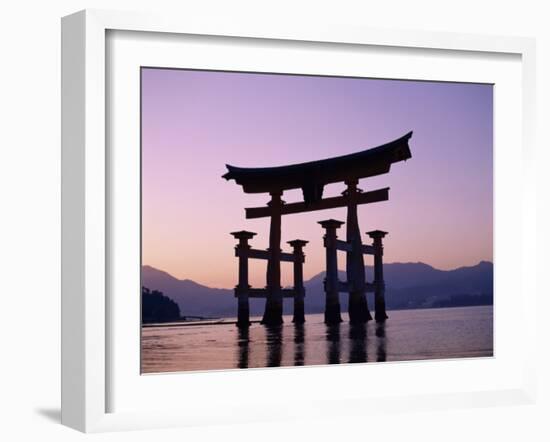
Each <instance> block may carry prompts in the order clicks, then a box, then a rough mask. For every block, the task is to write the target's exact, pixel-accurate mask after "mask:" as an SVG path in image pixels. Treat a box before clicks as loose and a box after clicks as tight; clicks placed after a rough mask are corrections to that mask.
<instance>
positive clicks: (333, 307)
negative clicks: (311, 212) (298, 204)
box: [319, 219, 344, 325]
mask: <svg viewBox="0 0 550 442" xmlns="http://www.w3.org/2000/svg"><path fill="white" fill-rule="evenodd" d="M319 224H321V226H322V227H323V228H324V229H325V236H324V245H325V251H326V266H327V267H326V278H325V294H326V303H325V324H329V325H332V324H339V323H340V322H342V316H341V313H340V298H339V293H338V261H337V249H336V229H338V228H339V227H340V226H342V224H344V223H343V222H342V221H336V220H333V219H329V220H326V221H320V222H319Z"/></svg>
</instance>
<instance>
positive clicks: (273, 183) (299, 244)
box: [223, 132, 412, 325]
mask: <svg viewBox="0 0 550 442" xmlns="http://www.w3.org/2000/svg"><path fill="white" fill-rule="evenodd" d="M411 136H412V132H409V133H408V134H406V135H404V136H403V137H401V138H399V139H397V140H394V141H392V142H390V143H387V144H384V145H382V146H378V147H375V148H372V149H367V150H363V151H361V152H357V153H353V154H350V155H344V156H340V157H335V158H328V159H324V160H319V161H312V162H308V163H301V164H292V165H288V166H280V167H264V168H242V167H235V166H231V165H227V170H228V172H227V173H226V174H225V175H223V178H225V179H226V180H231V179H233V180H235V182H236V183H237V184H239V185H241V186H242V188H243V191H244V192H245V193H268V194H269V195H270V196H271V200H270V201H269V202H268V203H267V205H266V206H263V207H252V208H247V209H245V212H246V218H248V219H252V218H263V217H269V218H270V220H271V224H270V231H269V248H268V249H267V250H254V249H251V248H250V247H249V246H248V240H249V239H251V238H252V236H253V235H254V234H253V233H251V232H246V231H243V232H235V233H233V235H234V236H235V238H237V239H239V244H238V245H237V248H236V253H237V256H238V257H239V284H238V285H237V287H236V288H235V295H236V296H237V297H238V298H239V312H241V304H242V305H243V307H242V312H243V320H242V321H241V320H240V319H239V324H241V325H247V320H246V319H245V317H247V316H248V313H245V312H247V307H246V308H245V307H244V304H248V297H251V295H252V294H254V293H256V294H257V295H258V296H262V297H264V296H265V298H266V306H265V311H264V316H263V319H262V323H264V324H267V325H278V324H281V323H282V300H283V297H284V296H285V295H288V296H290V297H295V296H297V297H300V298H301V301H300V300H296V297H295V312H294V314H295V320H296V307H298V309H300V308H301V309H303V296H304V290H303V281H301V279H302V278H303V277H302V276H301V275H302V273H301V272H302V270H301V269H302V265H303V259H304V258H303V252H302V248H303V246H304V245H305V242H304V241H300V240H296V241H291V242H290V244H291V245H292V246H293V247H294V253H292V254H291V253H283V252H282V251H281V218H282V215H288V214H294V213H303V212H311V211H317V210H324V209H332V208H336V207H346V208H347V220H346V241H345V242H343V241H339V240H338V239H337V238H336V229H337V228H338V227H340V226H341V225H342V224H343V223H342V222H339V221H334V220H332V221H333V222H328V221H327V222H323V223H325V224H323V227H324V228H325V229H326V233H325V246H327V244H328V245H329V246H328V247H327V283H326V284H325V286H326V290H327V312H328V314H327V315H326V321H327V323H335V322H340V321H341V318H340V307H339V301H338V302H337V304H338V308H336V303H335V301H336V300H337V298H338V293H339V292H340V291H344V290H340V289H341V288H342V286H343V283H340V282H338V280H337V267H335V266H336V258H335V256H333V254H335V251H336V250H345V251H346V256H347V259H346V273H347V281H346V283H345V288H346V290H345V291H346V292H348V293H349V316H350V321H351V322H354V323H364V322H366V321H368V320H369V319H372V318H371V315H370V312H369V309H368V305H367V299H366V296H365V293H366V291H367V289H368V288H369V285H368V284H367V283H366V281H365V267H364V261H363V254H364V253H369V254H374V251H375V248H376V247H379V248H380V250H381V247H382V246H381V240H382V237H383V236H382V237H379V238H378V239H375V240H374V243H373V245H371V246H363V244H362V241H361V234H360V231H359V222H358V219H357V206H358V205H360V204H368V203H374V202H378V201H386V200H388V199H389V188H382V189H377V190H374V191H369V192H363V191H361V190H360V189H359V188H358V187H357V185H358V182H359V180H360V179H361V178H368V177H372V176H376V175H381V174H385V173H388V172H389V171H390V168H391V165H392V164H393V163H396V162H400V161H404V160H407V159H409V158H411V152H410V149H409V145H408V141H409V139H410V138H411ZM337 182H344V183H345V184H346V186H347V188H346V190H345V191H344V192H343V193H342V195H341V196H338V197H329V198H323V190H324V186H325V185H327V184H331V183H337ZM290 189H302V194H303V201H301V202H294V203H289V204H285V202H284V201H283V200H282V195H283V192H284V191H285V190H290ZM329 221H331V220H329ZM337 223H340V224H339V225H337ZM373 238H374V237H373ZM377 241H379V243H378V242H377ZM376 244H380V245H376ZM334 246H335V247H334ZM366 251H367V252H366ZM329 252H330V253H331V256H330V259H329ZM243 256H246V259H248V258H256V259H266V260H267V275H266V280H267V284H266V288H265V289H252V288H251V287H250V286H249V285H248V266H247V264H246V263H245V261H244V260H243V259H244V258H243ZM380 256H381V255H380ZM299 260H301V263H300V265H299V266H298V267H299V268H298V267H297V263H298V261H299ZM281 261H291V262H294V264H295V267H294V269H295V273H294V275H295V280H294V289H293V290H291V291H290V292H291V293H290V292H289V291H288V290H286V291H285V290H283V289H282V288H281ZM375 262H378V261H376V260H375ZM381 262H382V261H381V258H380V265H381ZM329 265H330V266H331V269H333V268H335V269H336V281H334V280H333V279H334V275H333V274H331V276H330V278H331V279H330V281H329V273H330V272H332V271H333V270H330V272H329ZM375 265H376V264H375ZM243 266H244V267H243ZM245 268H246V269H245ZM244 274H246V280H245V279H243V278H242V277H243V275H244ZM297 275H299V276H297ZM378 276H379V277H380V278H383V273H382V271H381V270H380V271H379V274H378ZM377 281H378V282H377V283H378V285H379V286H380V287H381V289H380V290H378V291H376V292H375V293H378V295H377V298H376V299H379V302H378V303H376V302H375V305H383V303H382V301H380V300H381V299H383V296H384V290H383V279H378V280H377ZM371 287H374V285H373V286H371ZM245 292H246V293H247V294H246V295H245ZM329 302H330V306H329ZM301 316H303V314H302V315H301ZM375 316H376V318H377V319H379V320H382V319H381V318H382V316H385V312H384V314H383V315H382V314H381V313H380V315H377V314H376V313H375ZM240 317H241V316H239V318H240ZM384 319H385V318H384Z"/></svg>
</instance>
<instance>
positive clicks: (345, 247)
mask: <svg viewBox="0 0 550 442" xmlns="http://www.w3.org/2000/svg"><path fill="white" fill-rule="evenodd" d="M351 248H352V246H351V244H350V243H348V242H346V241H341V240H339V239H337V240H336V249H337V250H342V251H344V252H351ZM361 250H362V252H363V254H364V255H375V252H374V247H373V246H369V245H363V246H361Z"/></svg>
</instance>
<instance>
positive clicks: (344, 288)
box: [338, 281, 375, 293]
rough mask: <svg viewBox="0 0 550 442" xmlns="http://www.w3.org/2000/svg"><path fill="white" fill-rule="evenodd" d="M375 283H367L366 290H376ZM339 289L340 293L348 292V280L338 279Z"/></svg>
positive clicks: (370, 291) (368, 291)
mask: <svg viewBox="0 0 550 442" xmlns="http://www.w3.org/2000/svg"><path fill="white" fill-rule="evenodd" d="M374 289H375V284H372V283H370V282H366V283H365V291H366V292H367V293H372V292H374ZM338 291H339V292H340V293H348V292H349V284H348V283H347V282H346V281H338Z"/></svg>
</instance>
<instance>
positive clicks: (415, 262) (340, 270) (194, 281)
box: [140, 259, 494, 290]
mask: <svg viewBox="0 0 550 442" xmlns="http://www.w3.org/2000/svg"><path fill="white" fill-rule="evenodd" d="M481 263H489V264H491V265H494V263H493V261H489V260H486V259H481V260H479V261H478V262H477V263H476V264H472V265H462V266H459V267H454V268H452V269H448V270H445V269H440V268H437V267H434V266H433V265H431V264H427V263H425V262H422V261H406V262H398V261H395V262H388V263H384V266H386V265H390V264H423V265H426V266H428V267H431V268H432V269H434V270H437V271H440V272H453V271H455V270H459V269H463V268H468V267H476V266H478V265H480V264H481ZM141 267H142V268H143V267H150V268H152V269H154V270H157V271H159V272H163V273H166V274H167V275H169V276H171V277H172V278H174V279H177V280H178V281H191V282H193V283H195V284H198V285H202V286H203V287H207V288H210V289H219V290H233V289H234V287H211V286H209V285H205V284H203V283H201V282H198V281H196V280H194V279H190V278H184V279H180V278H178V277H176V276H174V275H173V274H172V273H170V272H167V271H166V270H163V269H159V268H158V267H155V266H152V265H150V264H141ZM365 267H373V266H372V265H365ZM345 271H346V270H345V269H338V272H345ZM321 273H325V270H321V271H320V272H318V273H316V274H314V275H313V276H312V277H311V278H309V279H308V280H307V281H311V280H312V279H313V278H315V277H316V276H318V275H320V274H321ZM140 276H141V272H140ZM304 282H305V281H304Z"/></svg>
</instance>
